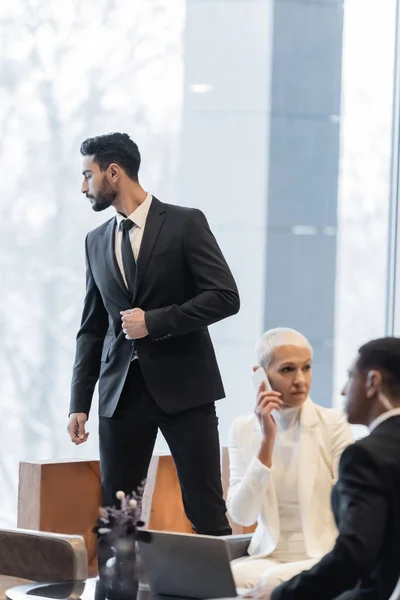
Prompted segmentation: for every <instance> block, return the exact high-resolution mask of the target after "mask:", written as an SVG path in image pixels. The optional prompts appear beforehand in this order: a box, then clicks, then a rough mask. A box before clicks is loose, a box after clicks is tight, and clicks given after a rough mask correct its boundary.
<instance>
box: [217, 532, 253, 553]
mask: <svg viewBox="0 0 400 600" xmlns="http://www.w3.org/2000/svg"><path fill="white" fill-rule="evenodd" d="M251 538H252V535H251V534H248V533H244V534H239V535H224V536H222V539H223V540H225V541H226V544H227V546H228V553H229V559H230V560H235V558H243V557H244V556H247V550H248V547H249V545H250V542H251Z"/></svg>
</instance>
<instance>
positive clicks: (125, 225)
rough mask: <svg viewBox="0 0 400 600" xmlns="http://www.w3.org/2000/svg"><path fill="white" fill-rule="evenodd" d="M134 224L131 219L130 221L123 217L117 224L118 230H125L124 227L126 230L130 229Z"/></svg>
mask: <svg viewBox="0 0 400 600" xmlns="http://www.w3.org/2000/svg"><path fill="white" fill-rule="evenodd" d="M134 224H135V223H134V222H133V221H131V220H130V219H124V220H123V221H121V223H120V224H119V228H120V231H125V230H126V229H128V231H129V229H132V227H133V226H134Z"/></svg>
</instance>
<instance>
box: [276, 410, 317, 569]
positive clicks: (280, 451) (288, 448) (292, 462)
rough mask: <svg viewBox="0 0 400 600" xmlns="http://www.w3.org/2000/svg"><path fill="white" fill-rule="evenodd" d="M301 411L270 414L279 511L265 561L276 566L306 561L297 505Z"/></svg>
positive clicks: (298, 506)
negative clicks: (277, 530)
mask: <svg viewBox="0 0 400 600" xmlns="http://www.w3.org/2000/svg"><path fill="white" fill-rule="evenodd" d="M300 411H301V407H300V408H284V409H282V410H280V411H279V412H278V411H273V417H274V419H275V422H276V428H277V435H276V438H275V445H274V450H273V455H272V466H271V472H272V474H273V478H274V484H275V489H276V494H277V498H278V507H279V523H280V536H279V540H278V544H277V546H276V548H275V550H274V552H273V553H272V554H271V555H270V556H269V557H268V558H271V559H274V560H278V561H279V562H285V563H286V562H296V561H299V560H306V559H307V558H309V557H308V556H307V552H306V548H305V543H304V535H303V527H302V523H301V515H300V504H299V493H298V489H299V484H298V477H299V470H298V461H299V440H300Z"/></svg>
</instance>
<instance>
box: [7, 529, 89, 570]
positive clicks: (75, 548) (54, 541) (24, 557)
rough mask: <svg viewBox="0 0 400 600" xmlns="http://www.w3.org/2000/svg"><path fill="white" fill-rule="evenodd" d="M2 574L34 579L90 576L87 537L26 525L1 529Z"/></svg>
mask: <svg viewBox="0 0 400 600" xmlns="http://www.w3.org/2000/svg"><path fill="white" fill-rule="evenodd" d="M0 573H1V575H6V576H11V577H19V578H22V579H31V580H33V581H72V580H75V579H86V577H87V575H88V558H87V552H86V545H85V541H84V539H83V537H81V536H72V535H59V534H55V533H44V532H42V531H32V530H23V529H0Z"/></svg>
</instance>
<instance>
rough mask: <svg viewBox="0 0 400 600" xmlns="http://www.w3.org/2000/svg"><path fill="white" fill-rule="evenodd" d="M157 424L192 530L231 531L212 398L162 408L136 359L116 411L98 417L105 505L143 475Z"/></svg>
mask: <svg viewBox="0 0 400 600" xmlns="http://www.w3.org/2000/svg"><path fill="white" fill-rule="evenodd" d="M158 429H160V430H161V433H162V434H163V436H164V438H165V440H166V442H167V444H168V446H169V449H170V451H171V454H172V457H173V459H174V461H175V465H176V468H177V472H178V477H179V481H180V485H181V490H182V499H183V505H184V508H185V512H186V515H187V517H188V519H189V520H190V521H191V523H192V525H193V528H194V529H195V531H196V532H197V533H202V534H208V535H229V534H230V533H231V529H230V526H229V523H228V520H227V517H226V506H225V502H224V500H223V495H222V484H221V467H220V448H219V436H218V418H217V416H216V412H215V405H214V403H213V402H212V403H209V404H206V405H203V406H200V407H196V408H191V409H188V410H182V411H179V412H174V413H166V412H164V411H163V410H162V409H161V408H160V407H159V406H158V405H157V404H156V403H155V401H154V400H153V398H152V396H151V394H150V392H149V391H148V389H147V387H146V385H145V382H144V380H143V377H142V373H141V371H140V364H139V361H138V360H134V361H133V362H132V363H131V366H130V368H129V371H128V375H127V378H126V381H125V384H124V388H123V390H122V394H121V397H120V400H119V403H118V406H117V409H116V411H115V413H114V415H113V416H112V417H111V418H106V417H100V418H99V439H100V468H101V482H102V493H103V503H104V505H107V506H110V505H115V504H116V499H115V494H116V492H117V491H118V490H122V491H124V492H125V493H131V492H132V490H135V489H136V488H137V486H138V485H139V484H140V483H141V482H142V481H143V480H144V479H145V478H146V476H147V470H148V467H149V464H150V459H151V455H152V453H153V449H154V445H155V441H156V437H157V432H158Z"/></svg>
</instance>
